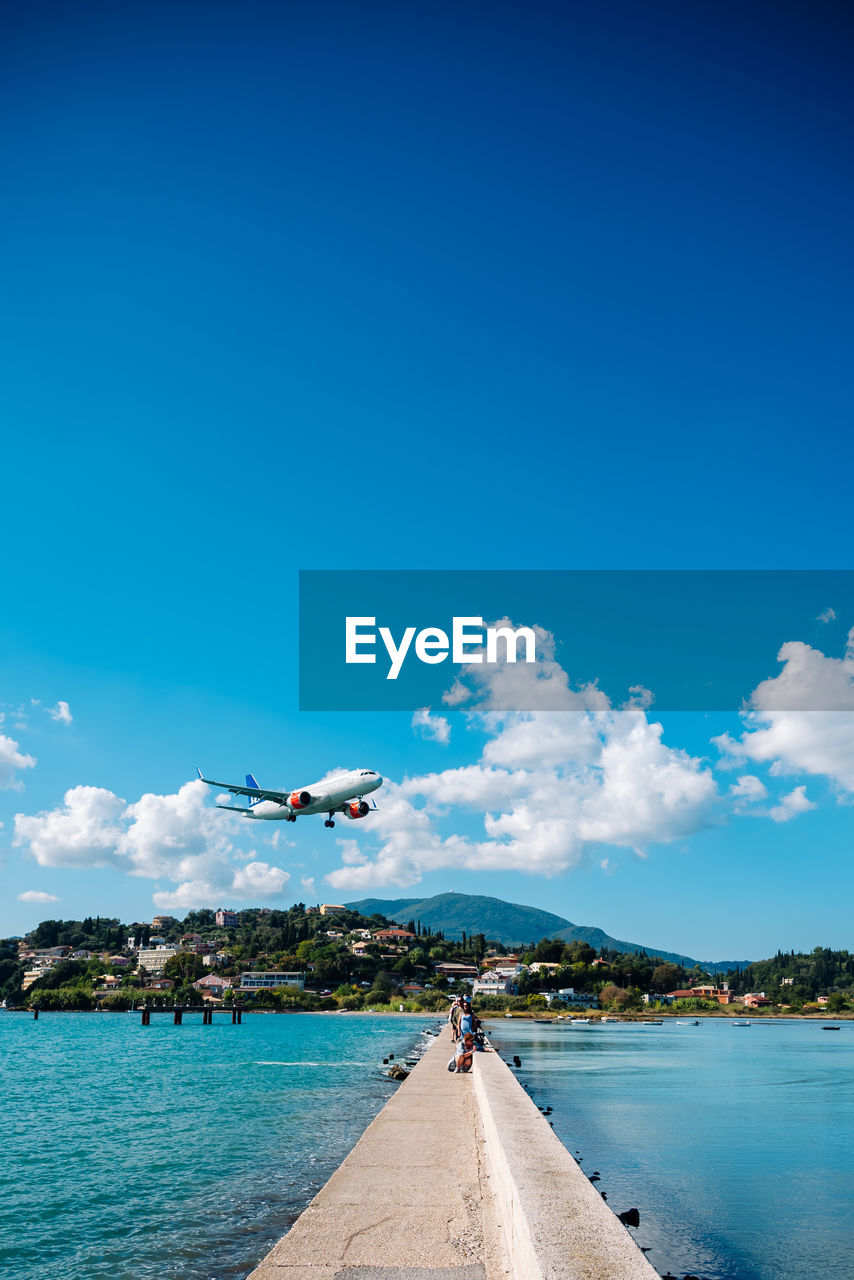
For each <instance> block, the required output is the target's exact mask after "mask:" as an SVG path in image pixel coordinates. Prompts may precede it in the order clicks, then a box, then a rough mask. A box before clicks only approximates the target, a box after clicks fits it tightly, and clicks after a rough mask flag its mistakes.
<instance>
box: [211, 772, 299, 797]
mask: <svg viewBox="0 0 854 1280" xmlns="http://www.w3.org/2000/svg"><path fill="white" fill-rule="evenodd" d="M196 773H197V774H198V775H199V778H200V780H201V781H202V782H206V783H207V784H208V786H209V787H219V789H220V791H230V792H231V794H232V795H233V796H250V797H251V798H252V799H253V800H272V801H273V802H274V804H287V802H288V797H287V794H286V793H285V792H284V791H265V790H264V789H263V787H238V786H236V785H235V784H234V783H232V782H214V781H213V780H212V779H211V778H206V777H205V775H204V774H203V773H202V771H201V769H198V768H197V769H196Z"/></svg>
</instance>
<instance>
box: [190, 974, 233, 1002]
mask: <svg viewBox="0 0 854 1280" xmlns="http://www.w3.org/2000/svg"><path fill="white" fill-rule="evenodd" d="M232 985H233V979H232V978H224V977H223V976H222V975H221V974H218V973H211V974H207V975H206V976H205V977H204V978H199V980H198V982H194V983H193V986H194V987H195V989H196V990H197V991H200V992H201V993H202V995H203V996H212V997H214V998H215V999H218V1000H221V999H222V997H223V996H224V995H225V993H226V991H230V990H231V987H232Z"/></svg>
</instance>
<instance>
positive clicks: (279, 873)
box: [231, 862, 291, 898]
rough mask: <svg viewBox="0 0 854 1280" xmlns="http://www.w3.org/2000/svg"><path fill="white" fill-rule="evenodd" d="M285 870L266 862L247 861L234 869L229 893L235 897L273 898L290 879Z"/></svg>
mask: <svg viewBox="0 0 854 1280" xmlns="http://www.w3.org/2000/svg"><path fill="white" fill-rule="evenodd" d="M290 878H291V877H290V876H289V875H288V873H287V871H283V870H282V868H281V867H271V866H270V864H269V863H268V862H249V863H247V864H246V866H245V867H240V868H239V870H237V871H235V873H234V879H233V880H232V882H231V893H232V895H233V896H234V897H235V898H274V897H275V896H276V895H277V894H279V893H281V892H282V889H283V888H284V887H285V885H286V884H287V883H288V881H289V880H290Z"/></svg>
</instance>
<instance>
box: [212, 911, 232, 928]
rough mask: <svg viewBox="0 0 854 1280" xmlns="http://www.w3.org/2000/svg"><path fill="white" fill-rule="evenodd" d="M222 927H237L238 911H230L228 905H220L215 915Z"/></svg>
mask: <svg viewBox="0 0 854 1280" xmlns="http://www.w3.org/2000/svg"><path fill="white" fill-rule="evenodd" d="M214 920H215V921H216V923H217V925H218V927H219V928H220V929H235V928H236V927H237V912H236V911H229V909H228V908H227V907H220V908H219V910H218V911H217V913H216V915H215V916H214Z"/></svg>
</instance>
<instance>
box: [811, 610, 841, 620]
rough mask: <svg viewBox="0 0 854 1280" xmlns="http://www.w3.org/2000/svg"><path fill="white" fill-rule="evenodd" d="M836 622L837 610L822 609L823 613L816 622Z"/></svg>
mask: <svg viewBox="0 0 854 1280" xmlns="http://www.w3.org/2000/svg"><path fill="white" fill-rule="evenodd" d="M835 620H836V610H835V609H830V608H828V609H822V611H821V613H820V614H819V615H818V617H817V618H816V622H834V621H835Z"/></svg>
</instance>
